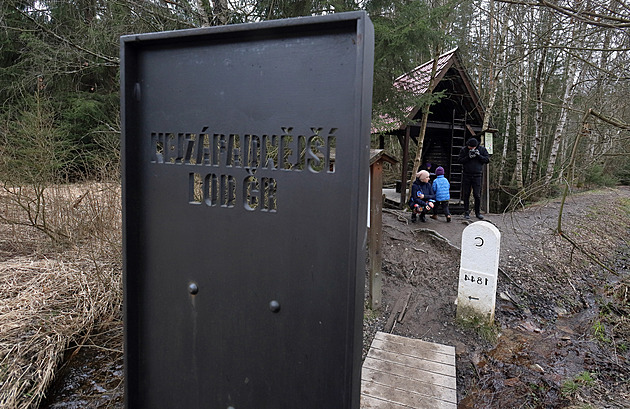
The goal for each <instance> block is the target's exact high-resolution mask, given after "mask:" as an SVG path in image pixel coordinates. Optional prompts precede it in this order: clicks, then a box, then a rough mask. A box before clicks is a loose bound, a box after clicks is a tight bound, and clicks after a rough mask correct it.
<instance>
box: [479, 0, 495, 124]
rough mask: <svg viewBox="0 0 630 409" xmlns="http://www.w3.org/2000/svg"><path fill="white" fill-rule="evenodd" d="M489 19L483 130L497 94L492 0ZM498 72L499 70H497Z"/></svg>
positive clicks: (492, 1) (488, 119) (492, 0)
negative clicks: (488, 58) (485, 103)
mask: <svg viewBox="0 0 630 409" xmlns="http://www.w3.org/2000/svg"><path fill="white" fill-rule="evenodd" d="M488 14H489V19H490V27H489V29H488V50H489V51H490V66H489V69H488V78H489V84H488V105H487V107H486V112H485V115H484V117H483V124H482V125H481V130H482V131H485V130H486V129H488V124H490V118H491V117H492V109H493V108H494V103H495V101H496V96H497V77H498V74H496V75H495V66H494V61H495V59H494V50H495V44H494V25H495V15H494V0H490V3H489V11H488ZM497 72H499V70H497Z"/></svg>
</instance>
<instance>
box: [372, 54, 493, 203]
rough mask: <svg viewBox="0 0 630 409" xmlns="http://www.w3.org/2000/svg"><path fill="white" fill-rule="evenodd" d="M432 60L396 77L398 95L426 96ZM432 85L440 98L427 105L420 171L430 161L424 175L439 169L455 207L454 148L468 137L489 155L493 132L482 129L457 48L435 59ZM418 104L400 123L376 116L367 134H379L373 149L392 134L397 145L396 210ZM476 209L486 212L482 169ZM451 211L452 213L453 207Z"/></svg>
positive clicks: (409, 173) (479, 107) (408, 172)
mask: <svg viewBox="0 0 630 409" xmlns="http://www.w3.org/2000/svg"><path fill="white" fill-rule="evenodd" d="M432 68H433V60H431V61H428V62H426V63H424V64H422V65H420V66H418V67H416V68H415V69H413V70H412V71H411V72H409V73H407V74H404V75H402V76H400V77H398V78H397V79H396V81H395V86H396V87H397V88H399V89H400V90H401V91H404V92H413V93H416V94H422V93H425V92H427V90H428V88H429V81H430V78H431V71H432ZM436 81H437V85H436V87H435V90H434V92H440V91H444V93H445V97H444V98H442V100H441V101H440V102H439V103H437V104H435V105H433V106H432V107H431V113H430V114H429V117H428V122H427V128H426V132H425V136H424V143H423V148H422V162H421V163H422V167H423V168H426V164H427V163H430V164H431V165H432V166H431V169H430V170H429V171H430V173H433V172H434V171H435V169H436V168H437V167H438V166H442V167H443V168H444V171H445V176H446V177H447V178H448V179H449V181H450V183H451V202H453V204H458V203H461V199H462V198H461V181H462V165H461V164H459V163H458V161H457V158H458V155H459V151H460V149H461V148H462V147H463V146H464V145H465V144H466V141H467V140H468V139H470V138H471V137H475V138H476V139H477V140H479V141H480V142H481V144H482V145H484V146H485V147H486V148H487V149H488V152H489V153H490V154H492V140H493V134H494V132H495V130H493V129H482V126H483V119H484V115H485V111H484V107H483V104H482V103H481V100H480V97H479V94H478V92H477V90H476V89H475V86H474V85H473V83H472V81H471V79H470V76H469V74H468V72H467V71H466V69H465V67H464V65H463V63H462V59H461V55H460V53H459V51H458V49H457V48H455V49H453V50H450V51H448V52H446V53H444V54H442V55H441V56H439V57H438V64H437V72H436ZM421 108H422V107H421V106H415V107H409V108H408V111H409V115H408V116H407V118H406V120H404V121H399V120H393V119H389V120H388V119H387V118H381V121H380V125H379V128H378V129H373V132H375V133H378V134H379V135H380V143H379V145H380V146H379V147H380V148H383V147H384V141H385V137H387V136H390V137H391V136H395V137H397V138H398V140H399V141H400V144H401V146H402V152H403V158H402V170H401V185H402V189H400V202H399V203H400V206H401V207H402V206H404V204H405V200H406V189H405V187H406V186H407V185H408V182H409V180H410V178H412V177H413V175H414V173H415V172H416V171H417V170H418V169H410V166H409V163H410V160H411V161H412V160H413V159H412V158H410V154H409V142H410V140H413V141H414V142H415V143H416V144H417V143H418V136H419V134H420V121H421V119H422V110H421ZM483 180H484V183H483V187H482V189H483V193H482V206H481V207H482V209H484V210H485V211H488V203H489V198H488V166H486V167H485V172H484V177H483ZM454 210H456V209H454Z"/></svg>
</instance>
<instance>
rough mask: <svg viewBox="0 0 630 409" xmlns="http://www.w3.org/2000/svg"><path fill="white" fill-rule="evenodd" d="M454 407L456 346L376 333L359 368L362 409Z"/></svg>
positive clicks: (449, 408) (441, 408) (451, 408)
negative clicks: (361, 367)
mask: <svg viewBox="0 0 630 409" xmlns="http://www.w3.org/2000/svg"><path fill="white" fill-rule="evenodd" d="M373 408H376V409H410V408H413V409H425V408H426V409H457V385H456V378H455V348H454V347H451V346H446V345H440V344H434V343H431V342H426V341H421V340H418V339H412V338H406V337H401V336H398V335H392V334H387V333H384V332H377V333H376V335H375V337H374V340H373V341H372V345H371V347H370V351H369V352H368V355H367V357H366V358H365V361H364V362H363V369H362V371H361V409H373Z"/></svg>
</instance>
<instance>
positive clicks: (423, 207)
mask: <svg viewBox="0 0 630 409" xmlns="http://www.w3.org/2000/svg"><path fill="white" fill-rule="evenodd" d="M434 201H435V193H433V186H432V185H431V183H430V182H429V172H427V171H426V170H421V171H420V172H418V173H416V180H415V181H414V182H413V185H412V186H411V197H410V198H409V207H410V208H411V222H412V223H415V222H416V220H417V215H420V221H421V222H426V221H427V220H426V218H425V215H426V214H427V212H429V211H430V210H431V209H433V206H434V204H433V202H434Z"/></svg>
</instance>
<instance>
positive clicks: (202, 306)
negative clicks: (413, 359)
mask: <svg viewBox="0 0 630 409" xmlns="http://www.w3.org/2000/svg"><path fill="white" fill-rule="evenodd" d="M121 57H122V61H121V62H122V64H121V66H122V71H121V76H122V79H121V81H122V84H121V87H122V97H121V100H122V101H121V102H122V108H121V109H122V119H123V138H122V142H123V217H124V243H123V247H124V273H125V274H124V290H125V365H126V385H125V394H126V395H125V399H126V405H127V407H128V408H133V409H136V408H150V409H156V408H186V409H192V408H211V409H230V408H231V409H297V408H299V409H308V408H312V409H322V408H326V409H335V408H340V409H341V408H343V409H346V408H355V409H356V408H358V407H359V392H360V360H361V350H362V314H363V293H364V271H365V251H364V247H365V237H366V222H367V195H368V194H367V184H368V180H367V179H368V171H369V163H368V161H369V158H368V152H369V131H370V129H369V126H370V110H371V91H372V60H373V29H372V25H371V23H370V21H369V19H368V18H367V17H366V15H365V13H363V12H352V13H343V14H335V15H329V16H323V17H308V18H299V19H290V20H277V21H271V22H264V23H256V24H248V25H234V26H224V27H219V28H204V29H195V30H183V31H177V32H168V33H156V34H144V35H131V36H125V37H122V39H121Z"/></svg>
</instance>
